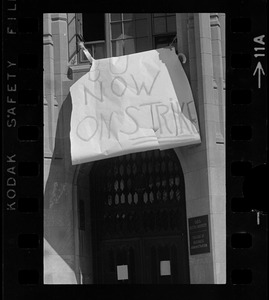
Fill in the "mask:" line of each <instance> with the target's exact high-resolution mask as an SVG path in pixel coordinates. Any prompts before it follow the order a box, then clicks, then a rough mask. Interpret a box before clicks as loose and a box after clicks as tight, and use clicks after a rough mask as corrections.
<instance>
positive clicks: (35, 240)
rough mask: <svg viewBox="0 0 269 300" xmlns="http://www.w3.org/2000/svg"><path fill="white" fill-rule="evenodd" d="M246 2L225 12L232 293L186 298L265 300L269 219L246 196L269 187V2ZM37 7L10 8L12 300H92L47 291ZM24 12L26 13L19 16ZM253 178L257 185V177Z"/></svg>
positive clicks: (196, 290)
mask: <svg viewBox="0 0 269 300" xmlns="http://www.w3.org/2000/svg"><path fill="white" fill-rule="evenodd" d="M243 2H244V1H242V4H241V6H240V5H236V4H234V6H235V12H233V11H229V9H228V8H227V6H228V3H229V2H227V5H226V6H223V9H224V12H225V13H226V24H227V25H226V28H227V53H226V56H227V76H228V82H227V89H226V92H227V94H226V99H227V100H226V101H227V112H226V117H227V127H226V135H227V146H226V150H227V165H226V167H227V176H226V178H227V284H226V285H221V286H216V285H215V286H211V287H210V289H209V288H208V286H190V287H185V286H184V287H180V288H179V290H180V291H183V294H186V293H188V294H189V295H190V296H193V297H194V296H199V295H200V293H201V292H202V293H203V295H204V296H205V297H206V298H208V299H216V297H218V299H227V295H233V297H234V299H236V298H241V297H244V299H263V296H264V293H265V289H266V287H265V284H266V282H265V281H264V275H265V271H262V270H264V263H263V262H264V261H266V260H267V254H266V253H267V251H265V250H263V249H266V247H267V238H266V228H267V215H266V214H265V213H263V210H265V209H264V208H263V205H262V204H261V203H259V202H257V201H256V199H254V198H253V195H250V194H251V193H248V194H247V193H245V194H244V192H243V190H244V189H245V190H246V183H244V181H247V182H249V181H250V182H249V184H254V185H255V184H256V185H257V184H258V185H259V187H260V188H261V189H262V188H263V187H262V184H263V183H265V181H260V182H258V181H259V180H261V177H260V175H259V172H257V174H256V172H255V170H254V169H255V168H257V167H258V168H260V167H261V166H262V165H264V164H265V162H266V147H267V142H266V139H265V136H266V130H265V127H266V118H267V116H266V109H265V108H266V104H265V103H266V93H267V90H266V85H265V78H266V77H267V70H266V61H267V57H266V55H267V31H266V28H267V27H266V14H265V4H264V2H262V1H246V2H245V3H243ZM29 3H30V4H28V6H27V4H26V2H25V1H22V2H20V3H19V1H18V2H17V1H8V0H6V1H4V18H3V21H4V23H3V27H4V37H3V43H4V55H3V60H2V61H3V62H2V63H3V73H4V74H6V76H4V78H3V81H2V83H3V84H2V85H3V87H4V91H3V97H4V101H3V106H2V107H3V110H2V111H3V113H2V125H3V130H4V132H3V140H2V142H3V169H2V178H3V181H2V184H3V189H2V198H3V203H2V208H3V219H4V224H3V225H4V226H3V231H4V232H3V233H4V276H5V279H4V284H5V294H4V297H6V299H17V298H20V297H21V298H22V299H24V298H25V297H27V299H36V298H38V299H46V298H47V297H49V296H51V295H52V294H53V293H54V292H55V291H56V292H55V294H57V295H58V296H59V293H60V294H61V297H65V298H68V295H69V296H73V297H74V296H75V295H78V294H79V293H81V295H83V294H84V295H87V294H88V293H89V287H87V286H85V287H83V290H82V289H81V287H62V286H58V287H57V286H49V285H47V286H44V285H43V200H42V199H43V100H42V99H43V95H42V89H43V83H42V82H43V78H42V73H43V71H42V64H43V57H42V53H43V51H42V47H43V37H42V22H43V19H42V13H43V12H42V11H41V10H42V9H43V11H44V12H45V11H46V9H45V8H44V7H43V8H42V9H41V8H38V7H37V6H38V5H37V4H35V3H34V2H33V1H30V2H29ZM22 4H23V5H25V7H24V8H22V7H20V5H22ZM30 5H32V9H36V11H39V14H38V18H37V16H36V13H33V12H31V9H30V8H31V7H30ZM212 7H214V5H212ZM71 10H72V9H71ZM215 10H218V9H215ZM219 10H221V9H219ZM235 28H236V29H235ZM5 30H6V31H5ZM263 43H265V44H263ZM255 48H262V49H255ZM263 48H265V49H263ZM258 54H259V55H260V56H258ZM262 54H265V56H261V55H262ZM255 55H256V56H255ZM253 170H254V174H255V175H256V176H257V177H255V175H252V174H253ZM247 178H250V179H247ZM257 178H258V179H257ZM251 180H253V181H251ZM244 185H245V186H244ZM259 195H261V194H259ZM247 198H248V199H247ZM246 199H247V200H246ZM238 203H239V204H238ZM77 288H78V289H77ZM177 288H178V287H176V288H175V287H173V288H171V289H170V290H169V291H167V290H166V291H164V290H163V288H161V287H156V289H155V292H152V291H151V290H150V289H149V288H143V289H142V288H141V289H140V288H138V289H134V288H130V287H129V290H128V289H126V288H125V287H123V288H122V291H121V292H122V295H128V294H130V293H132V295H133V296H134V297H135V296H139V295H140V294H139V293H140V292H141V291H143V292H145V293H146V295H148V296H150V295H153V294H154V293H155V294H157V293H158V294H160V295H163V296H166V297H169V296H172V294H171V293H172V292H174V291H175V289H177ZM94 290H95V291H98V292H99V295H100V297H102V296H104V295H105V292H104V291H102V289H101V288H98V287H95V288H94ZM77 291H79V292H77ZM110 291H114V292H115V293H116V292H117V289H116V287H111V290H110ZM155 294H154V295H155ZM216 295H217V296H216ZM81 297H82V296H81ZM55 298H56V297H55ZM83 298H84V297H83Z"/></svg>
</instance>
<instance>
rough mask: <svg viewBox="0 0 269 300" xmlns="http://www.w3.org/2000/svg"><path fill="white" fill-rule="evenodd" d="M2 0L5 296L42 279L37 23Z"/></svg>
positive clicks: (12, 296) (15, 295) (39, 28)
mask: <svg viewBox="0 0 269 300" xmlns="http://www.w3.org/2000/svg"><path fill="white" fill-rule="evenodd" d="M21 5H22V3H21V2H19V1H3V37H2V42H3V46H4V53H3V56H2V58H3V59H2V64H3V65H2V67H3V74H4V76H3V79H2V86H3V94H2V95H3V98H2V99H3V102H2V103H3V105H2V108H3V110H2V126H3V135H2V136H3V137H2V145H3V153H2V159H3V160H2V161H3V169H2V178H3V181H2V183H3V189H2V199H3V202H2V209H3V231H4V232H3V233H4V234H3V237H4V247H3V250H4V251H3V253H4V278H5V279H4V280H5V288H4V290H5V293H4V298H5V299H8V298H9V299H16V298H18V297H19V293H20V292H21V287H22V286H24V287H25V288H26V289H27V287H28V289H29V286H31V285H39V284H41V283H42V273H41V272H40V270H41V269H42V268H43V266H42V265H43V264H42V260H40V258H41V256H42V255H43V254H42V253H43V250H42V248H43V247H42V244H43V241H42V238H41V237H42V231H43V229H42V228H43V225H42V219H43V217H42V216H43V209H42V196H41V191H42V189H43V183H42V180H43V164H42V156H43V155H42V153H43V146H42V143H43V110H42V73H43V72H42V57H40V55H41V53H42V44H41V41H42V24H40V23H39V19H38V17H37V16H36V15H35V14H34V13H32V14H31V13H30V14H28V15H25V13H23V12H22V10H21Z"/></svg>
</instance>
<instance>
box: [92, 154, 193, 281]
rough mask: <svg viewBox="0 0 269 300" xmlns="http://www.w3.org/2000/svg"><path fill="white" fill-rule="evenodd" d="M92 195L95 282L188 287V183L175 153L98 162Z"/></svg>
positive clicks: (93, 171)
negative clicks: (186, 201)
mask: <svg viewBox="0 0 269 300" xmlns="http://www.w3.org/2000/svg"><path fill="white" fill-rule="evenodd" d="M90 194H91V199H92V201H91V214H92V215H91V220H92V229H93V243H92V244H93V267H94V268H93V271H94V283H114V284H117V283H148V284H151V283H155V284H161V283H165V284H166V283H172V284H178V283H189V262H188V246H187V245H188V243H187V222H186V204H185V184H184V176H183V172H182V168H181V165H180V162H179V160H178V158H177V155H176V153H175V152H174V150H172V149H169V150H163V151H160V150H151V151H146V152H139V153H133V154H128V155H124V156H119V157H114V158H109V159H105V160H101V161H97V162H95V163H94V164H93V167H92V170H91V173H90Z"/></svg>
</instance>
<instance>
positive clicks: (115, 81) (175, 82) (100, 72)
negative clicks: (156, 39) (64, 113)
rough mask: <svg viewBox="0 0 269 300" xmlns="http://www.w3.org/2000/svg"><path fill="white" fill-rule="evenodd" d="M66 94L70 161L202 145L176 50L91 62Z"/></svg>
mask: <svg viewBox="0 0 269 300" xmlns="http://www.w3.org/2000/svg"><path fill="white" fill-rule="evenodd" d="M70 93H71V98H72V106H73V108H72V114H71V132H70V139H71V157H72V163H73V164H80V163H85V162H90V161H94V160H99V159H103V158H107V157H112V156H118V155H124V154H127V153H132V152H140V151H146V150H151V149H161V150H163V149H167V148H174V147H178V146H184V145H190V144H195V143H200V135H199V128H198V120H197V115H196V110H195V106H194V100H193V96H192V92H191V88H190V85H189V82H188V79H187V77H186V75H185V73H184V70H183V68H182V66H181V64H180V62H179V59H178V57H177V55H176V54H175V51H174V49H168V48H167V49H166V48H165V49H156V50H151V51H146V52H140V53H135V54H130V55H126V56H120V57H112V58H105V59H100V60H94V61H93V64H92V67H91V70H90V71H89V72H88V73H87V74H85V75H84V76H82V77H81V78H80V79H79V80H78V81H77V82H76V83H75V84H73V85H72V86H71V88H70Z"/></svg>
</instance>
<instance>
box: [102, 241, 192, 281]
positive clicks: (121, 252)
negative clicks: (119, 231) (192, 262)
mask: <svg viewBox="0 0 269 300" xmlns="http://www.w3.org/2000/svg"><path fill="white" fill-rule="evenodd" d="M183 242H184V241H183V239H182V238H181V237H179V236H176V237H174V236H173V237H153V238H152V237H151V238H133V239H126V240H120V241H107V242H103V243H102V246H101V252H100V254H101V257H102V259H99V267H100V268H101V273H100V278H99V282H100V283H108V284H127V283H129V284H180V283H189V274H188V273H189V272H188V269H189V267H188V260H187V259H186V255H185V253H184V246H183Z"/></svg>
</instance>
